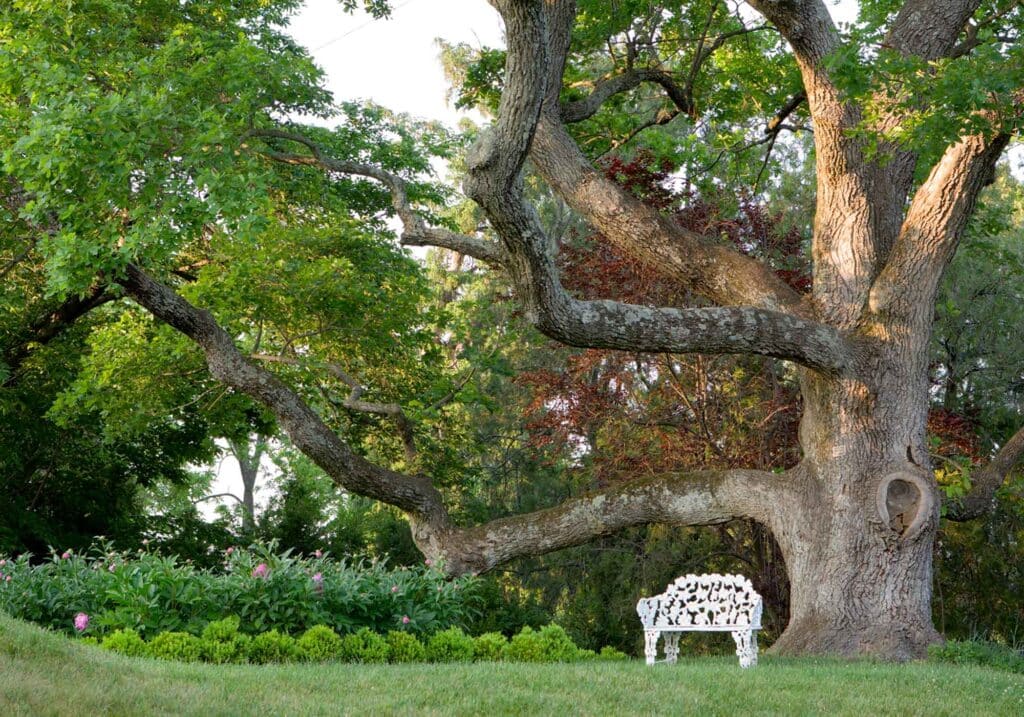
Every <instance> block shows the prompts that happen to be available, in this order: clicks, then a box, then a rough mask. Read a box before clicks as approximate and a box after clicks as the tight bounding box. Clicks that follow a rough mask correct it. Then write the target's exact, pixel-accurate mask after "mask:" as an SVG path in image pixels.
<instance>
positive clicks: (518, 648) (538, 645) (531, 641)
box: [501, 625, 546, 662]
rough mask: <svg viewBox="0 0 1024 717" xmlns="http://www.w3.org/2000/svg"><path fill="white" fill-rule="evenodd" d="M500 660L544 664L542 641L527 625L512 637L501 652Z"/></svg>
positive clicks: (537, 633)
mask: <svg viewBox="0 0 1024 717" xmlns="http://www.w3.org/2000/svg"><path fill="white" fill-rule="evenodd" d="M501 658H502V659H503V660H510V661H512V662H545V661H546V660H545V659H544V641H543V640H542V639H541V637H540V633H539V632H536V631H534V629H533V628H532V627H530V626H529V625H527V626H526V627H524V628H523V629H522V630H520V631H519V632H518V633H517V634H515V635H513V636H512V639H511V640H509V643H508V644H507V645H505V649H504V650H502V651H501Z"/></svg>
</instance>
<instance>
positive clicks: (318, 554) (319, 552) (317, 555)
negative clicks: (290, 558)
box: [313, 550, 324, 558]
mask: <svg viewBox="0 0 1024 717" xmlns="http://www.w3.org/2000/svg"><path fill="white" fill-rule="evenodd" d="M323 556H324V553H323V551H322V550H314V551H313V557H314V558H322V557H323Z"/></svg>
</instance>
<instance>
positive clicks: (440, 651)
mask: <svg viewBox="0 0 1024 717" xmlns="http://www.w3.org/2000/svg"><path fill="white" fill-rule="evenodd" d="M473 652H474V643H473V638H472V637H470V636H469V635H467V634H466V633H464V632H463V631H462V630H460V629H459V628H457V627H450V628H448V629H447V630H442V631H441V632H435V633H434V634H433V635H431V636H430V639H429V640H428V641H427V659H428V660H429V661H430V662H469V661H471V660H472V659H473Z"/></svg>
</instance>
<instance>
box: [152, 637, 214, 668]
mask: <svg viewBox="0 0 1024 717" xmlns="http://www.w3.org/2000/svg"><path fill="white" fill-rule="evenodd" d="M146 647H147V652H148V653H149V655H150V657H155V658H157V659H158V660H177V661H178V662H196V661H197V660H199V659H200V658H202V656H203V642H202V640H200V639H199V638H198V637H196V636H195V635H190V634H188V633H187V632H161V633H160V634H159V635H157V636H156V637H154V638H153V640H152V641H151V642H149V644H147V645H146Z"/></svg>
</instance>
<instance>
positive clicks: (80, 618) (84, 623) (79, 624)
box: [75, 612, 89, 632]
mask: <svg viewBox="0 0 1024 717" xmlns="http://www.w3.org/2000/svg"><path fill="white" fill-rule="evenodd" d="M87 627H89V616H88V615H86V614H85V613H84V612H80V613H78V614H77V615H75V629H76V630H78V631H79V632H85V629H86V628H87Z"/></svg>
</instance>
